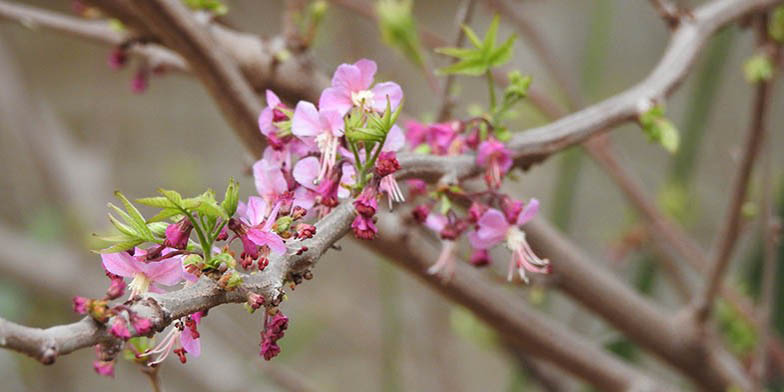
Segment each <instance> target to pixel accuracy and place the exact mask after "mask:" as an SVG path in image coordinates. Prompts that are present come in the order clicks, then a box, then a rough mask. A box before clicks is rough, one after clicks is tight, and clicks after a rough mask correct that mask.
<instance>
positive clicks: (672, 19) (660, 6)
mask: <svg viewBox="0 0 784 392" xmlns="http://www.w3.org/2000/svg"><path fill="white" fill-rule="evenodd" d="M650 1H651V4H652V5H653V8H656V11H658V12H659V15H661V17H662V19H664V21H665V22H667V26H669V28H670V29H674V28H676V27H678V23H680V19H681V11H680V10H679V9H678V6H677V5H676V4H675V3H673V2H672V1H670V0H650Z"/></svg>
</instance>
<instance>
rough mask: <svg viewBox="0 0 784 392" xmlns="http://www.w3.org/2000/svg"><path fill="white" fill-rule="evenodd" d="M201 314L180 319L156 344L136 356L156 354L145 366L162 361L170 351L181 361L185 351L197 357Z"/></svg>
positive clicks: (197, 313)
mask: <svg viewBox="0 0 784 392" xmlns="http://www.w3.org/2000/svg"><path fill="white" fill-rule="evenodd" d="M203 315H204V314H203V313H202V312H196V313H193V314H191V315H190V316H188V317H184V318H182V319H180V320H179V321H177V322H176V323H175V326H174V328H172V329H171V330H170V331H169V332H168V333H167V334H166V335H165V336H164V337H163V339H162V340H161V342H160V343H158V345H157V346H155V347H153V348H152V349H150V350H149V351H146V352H144V353H142V354H139V355H138V357H140V358H141V357H146V356H150V355H157V357H156V358H155V359H154V360H153V361H152V362H150V363H148V364H147V366H154V365H157V364H159V363H161V362H163V361H164V360H165V359H166V358H167V357H168V356H169V354H170V353H172V352H174V353H175V354H177V356H178V357H179V358H180V362H182V363H185V362H186V359H185V353H188V354H190V355H192V356H194V357H198V356H199V355H201V342H200V341H199V338H200V334H199V330H198V329H197V327H198V325H199V323H200V322H201V318H202V316H203ZM178 343H179V346H180V348H177V349H175V348H174V347H176V346H178Z"/></svg>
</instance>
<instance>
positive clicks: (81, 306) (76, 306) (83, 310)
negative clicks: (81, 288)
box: [73, 296, 92, 314]
mask: <svg viewBox="0 0 784 392" xmlns="http://www.w3.org/2000/svg"><path fill="white" fill-rule="evenodd" d="M91 302H92V300H91V299H89V298H85V297H79V296H76V297H73V310H74V312H76V313H79V314H87V311H88V310H89V308H90V303H91Z"/></svg>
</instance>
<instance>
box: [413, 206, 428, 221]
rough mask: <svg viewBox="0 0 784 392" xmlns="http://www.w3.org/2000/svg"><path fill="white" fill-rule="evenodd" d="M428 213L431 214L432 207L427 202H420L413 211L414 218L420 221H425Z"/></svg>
mask: <svg viewBox="0 0 784 392" xmlns="http://www.w3.org/2000/svg"><path fill="white" fill-rule="evenodd" d="M428 215H430V207H428V206H427V204H420V205H418V206H416V207H415V208H414V210H413V211H411V216H413V217H414V220H415V221H417V222H418V223H425V221H426V220H427V216H428Z"/></svg>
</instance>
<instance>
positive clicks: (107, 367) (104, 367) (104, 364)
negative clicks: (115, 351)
mask: <svg viewBox="0 0 784 392" xmlns="http://www.w3.org/2000/svg"><path fill="white" fill-rule="evenodd" d="M93 369H95V372H96V373H98V374H100V375H102V376H106V377H114V361H93Z"/></svg>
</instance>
